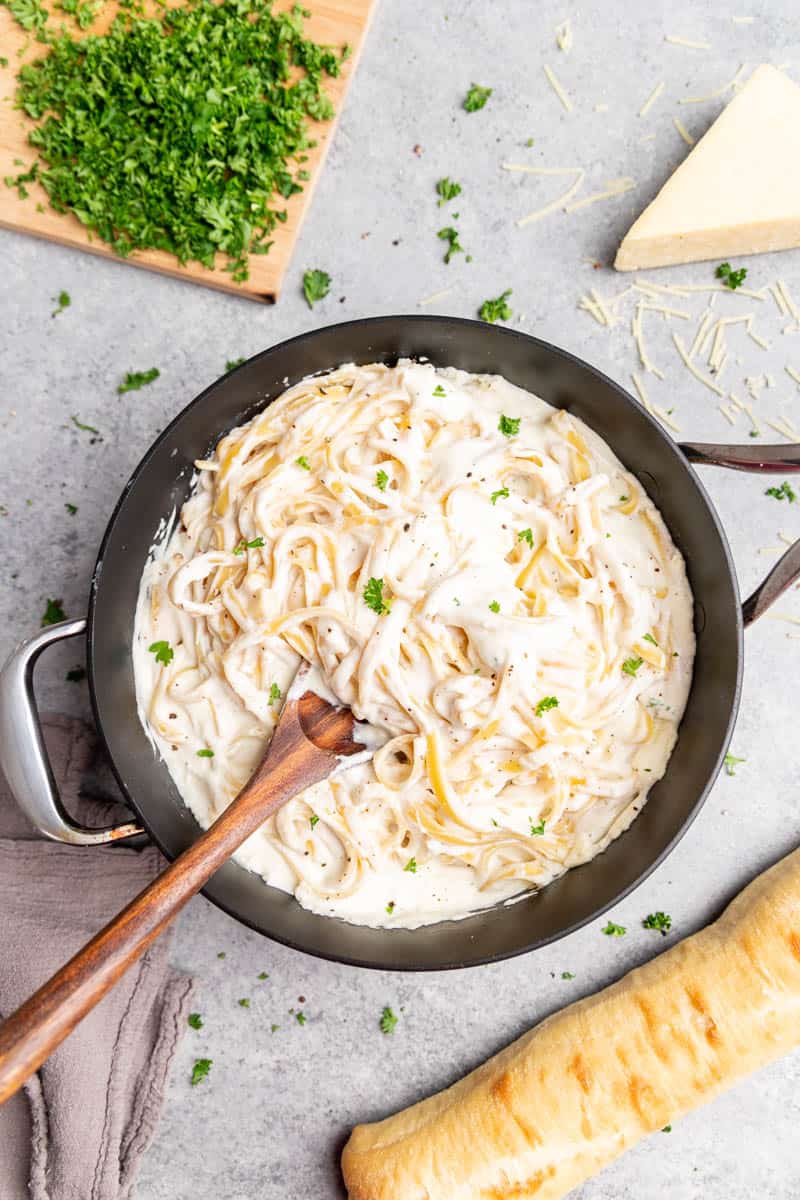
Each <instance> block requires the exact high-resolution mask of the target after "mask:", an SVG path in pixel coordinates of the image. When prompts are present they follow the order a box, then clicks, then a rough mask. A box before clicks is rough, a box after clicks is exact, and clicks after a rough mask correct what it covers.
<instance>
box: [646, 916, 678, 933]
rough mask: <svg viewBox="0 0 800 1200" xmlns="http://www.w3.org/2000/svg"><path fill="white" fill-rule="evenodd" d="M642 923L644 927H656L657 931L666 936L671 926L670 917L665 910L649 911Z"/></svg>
mask: <svg viewBox="0 0 800 1200" xmlns="http://www.w3.org/2000/svg"><path fill="white" fill-rule="evenodd" d="M642 925H644V927H645V929H657V930H658V932H659V933H661V934H663V935H664V937H666V936H667V934H668V933H669V931H670V929H671V928H672V917H671V916H670V915H669V913H665V912H654V913H649V914H648V915H647V916H646V917H645V919H644V920H643V921H642Z"/></svg>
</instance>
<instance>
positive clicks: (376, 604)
mask: <svg viewBox="0 0 800 1200" xmlns="http://www.w3.org/2000/svg"><path fill="white" fill-rule="evenodd" d="M364 603H365V604H366V606H367V608H371V609H372V611H373V612H375V613H377V614H378V616H379V617H380V616H381V615H382V614H383V613H388V612H389V610H390V608H391V605H389V604H387V603H386V601H385V600H384V598H383V580H382V579H376V578H375V577H374V575H373V576H372V578H371V579H370V580H369V582H368V583H367V586H366V587H365V588H364Z"/></svg>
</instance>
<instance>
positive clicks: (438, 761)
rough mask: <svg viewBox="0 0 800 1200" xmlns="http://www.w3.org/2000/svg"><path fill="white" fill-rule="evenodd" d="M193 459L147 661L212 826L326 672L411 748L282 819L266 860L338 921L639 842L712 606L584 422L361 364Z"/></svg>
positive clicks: (151, 610)
mask: <svg viewBox="0 0 800 1200" xmlns="http://www.w3.org/2000/svg"><path fill="white" fill-rule="evenodd" d="M197 467H198V474H197V480H196V483H195V486H194V490H193V493H192V495H191V497H190V499H189V500H188V501H187V502H186V504H185V505H184V507H183V509H182V512H181V514H180V522H179V525H178V528H176V529H175V531H174V532H173V533H172V535H171V536H170V537H169V538H167V539H165V540H164V543H163V544H162V545H161V547H160V548H159V549H158V550H157V552H156V553H155V554H154V556H153V559H152V561H151V562H150V563H149V564H148V566H147V568H146V570H145V573H144V576H143V580H142V587H141V593H140V601H139V608H138V612H137V622H136V632H135V641H134V659H135V668H136V683H137V694H138V699H139V704H140V711H141V714H142V719H143V721H144V723H145V726H146V728H147V729H148V731H149V732H150V734H151V736H152V738H153V740H154V742H155V744H156V746H157V747H158V749H159V751H160V752H161V754H162V755H163V757H164V759H165V761H166V763H167V765H168V767H169V769H170V771H171V773H172V776H173V778H174V780H175V782H176V784H177V787H178V789H179V791H180V792H181V794H182V796H183V797H184V799H185V800H186V801H187V803H188V804H189V805H190V807H191V808H192V810H193V812H194V813H195V815H196V817H197V818H198V820H199V821H200V823H201V824H203V825H208V824H209V823H210V821H211V820H213V819H214V817H215V816H216V815H217V814H218V813H219V812H220V811H221V809H223V808H224V807H225V806H226V805H227V804H228V803H230V801H231V799H232V798H233V797H234V796H235V794H236V793H237V791H238V790H239V789H240V788H241V786H242V785H243V784H244V782H245V781H246V780H247V778H248V776H249V774H250V773H251V772H252V770H253V768H254V766H255V765H256V763H257V762H258V760H259V758H260V756H261V755H262V753H263V750H264V747H265V745H266V743H267V741H268V739H269V736H270V733H271V730H272V729H273V727H274V725H275V722H276V720H277V717H278V715H279V711H280V700H279V699H278V698H277V693H278V691H279V692H280V694H281V695H283V694H285V692H286V690H287V687H288V685H289V683H290V682H291V679H292V676H293V674H294V672H295V670H296V668H297V665H298V663H299V662H300V661H301V659H303V658H305V659H308V660H309V661H311V662H312V663H313V664H315V665H316V666H317V667H318V668H319V670H320V671H321V674H322V677H323V679H324V682H325V685H326V686H327V687H328V688H329V689H330V690H331V691H333V692H334V693H335V695H336V696H338V697H339V698H340V699H341V701H342V702H343V703H345V704H348V705H350V706H351V707H352V709H353V711H354V712H355V713H356V715H357V716H358V717H359V718H360V719H362V720H365V721H368V722H370V723H371V724H373V725H375V726H376V727H379V728H380V729H381V730H383V731H384V733H385V735H386V736H388V739H389V740H388V741H387V742H386V744H385V745H384V746H383V747H382V748H381V749H380V750H379V751H378V752H377V753H376V754H375V756H374V759H373V761H372V762H371V763H369V764H367V765H363V766H358V767H355V768H353V769H352V770H350V771H346V772H344V773H342V774H339V775H338V776H336V777H335V778H333V779H331V780H328V781H326V782H323V783H321V784H318V785H316V786H315V787H313V788H310V789H308V790H307V791H306V792H304V793H303V794H302V795H300V796H298V797H297V798H296V799H294V800H292V801H291V802H290V803H288V804H287V805H286V806H285V807H284V808H283V809H282V810H281V811H280V812H279V813H278V815H277V816H276V817H275V818H274V819H271V820H269V821H268V822H266V823H265V825H264V826H263V828H262V829H261V830H259V832H258V833H256V834H255V835H254V836H253V837H252V838H250V840H249V841H248V843H247V844H246V846H245V847H244V848H243V850H242V852H241V854H240V858H241V860H242V861H243V862H244V863H245V864H246V865H247V866H249V867H250V868H251V869H253V870H256V871H258V872H260V873H261V874H263V875H264V877H265V879H266V880H267V882H269V883H271V884H274V885H275V886H278V887H280V888H283V889H284V890H287V891H290V892H294V893H295V894H296V896H297V898H298V900H299V901H300V902H301V903H302V904H304V905H306V906H307V907H309V908H312V909H314V910H316V911H318V912H321V913H330V914H335V915H338V916H342V917H344V918H346V919H347V920H350V921H355V922H359V923H364V924H370V925H403V926H415V925H419V924H425V923H428V922H431V921H436V920H439V919H442V918H444V917H458V916H464V915H466V914H467V913H468V912H470V911H474V910H475V909H477V908H480V907H484V906H486V905H488V904H491V903H494V902H496V901H497V900H499V899H504V898H507V897H509V896H512V895H514V894H517V893H519V892H520V891H521V890H523V889H528V888H531V887H541V886H543V885H544V884H546V883H548V882H549V881H550V880H552V879H553V878H554V877H556V876H557V875H559V874H561V873H562V872H563V871H565V870H567V869H568V868H569V867H572V866H575V865H577V864H578V863H581V862H585V861H587V860H588V859H591V858H593V857H594V855H596V854H597V853H599V852H600V851H601V850H602V849H603V848H604V847H605V846H606V845H608V843H609V842H610V841H611V840H612V839H613V838H615V837H617V836H618V835H619V834H620V833H621V832H622V831H623V830H624V829H625V828H627V826H628V825H629V824H630V823H631V821H632V820H633V819H634V817H635V816H636V814H637V813H638V812H639V810H640V809H641V808H642V805H643V804H644V803H645V800H646V799H647V794H648V791H649V789H650V788H651V787H652V785H653V783H654V782H655V781H656V780H658V779H659V778H660V777H661V775H662V774H663V772H664V770H665V767H666V763H667V760H668V758H669V755H670V753H671V751H672V747H673V745H674V742H675V737H676V729H677V725H678V722H679V720H680V717H681V713H682V711H683V707H684V704H685V700H686V695H687V692H688V688H689V682H690V678H691V667H692V659H693V654H694V638H693V633H692V600H691V594H690V592H689V588H688V584H687V581H686V575H685V571H684V566H683V561H682V559H681V556H680V554H679V553H678V551H677V550H676V549H675V547H674V546H673V544H672V542H671V540H670V537H669V534H668V532H667V530H666V528H665V526H664V524H663V522H662V520H661V517H660V515H659V513H658V512H657V510H656V509H655V507H654V506H653V504H652V503H651V501H650V500H649V499H648V497H647V496H646V494H645V493H644V492H643V490H642V488H641V487H640V485H639V484H638V482H637V480H636V479H635V477H633V476H632V475H630V474H629V473H628V472H627V471H626V470H625V469H624V468H623V467H622V465H621V464H620V463H619V462H618V460H617V459H616V458H615V457H614V455H613V454H612V452H611V451H610V449H609V448H608V446H607V445H606V444H605V443H604V442H603V441H602V440H601V439H600V438H598V437H597V436H596V435H595V434H593V433H592V432H591V430H589V429H588V428H587V426H585V425H584V424H583V423H582V422H581V421H579V420H577V419H576V418H574V417H572V416H570V415H569V414H568V413H567V412H565V411H559V410H555V409H553V408H551V407H550V406H549V405H546V404H545V403H544V402H543V401H541V400H538V399H537V398H536V397H533V396H531V395H530V394H529V393H527V392H524V391H522V390H521V389H519V388H516V387H514V386H513V385H511V384H510V383H508V382H506V381H505V380H503V379H501V378H499V377H497V376H476V375H467V374H465V373H464V372H460V371H455V370H451V369H448V370H436V369H434V368H433V367H432V366H430V365H425V364H419V363H409V362H401V363H399V364H398V366H396V367H386V366H383V365H371V366H364V367H354V366H344V367H341V368H340V369H338V370H336V371H333V372H331V373H330V374H328V375H326V376H324V377H320V378H316V379H309V380H305V381H304V382H302V383H299V384H297V385H295V386H294V387H292V388H290V389H289V390H288V391H287V392H285V393H284V395H283V396H281V397H280V399H278V400H277V401H275V403H273V404H271V405H270V406H269V407H268V408H266V409H265V410H264V411H263V412H262V413H260V414H259V415H258V416H257V417H255V418H254V419H253V420H252V421H250V422H249V423H248V424H247V425H244V426H242V427H241V428H239V429H235V430H233V431H232V432H231V433H229V434H227V435H226V436H225V437H223V438H222V440H221V441H220V442H219V444H218V445H217V447H216V450H215V452H214V454H213V455H212V456H211V457H210V458H209V459H208V460H206V461H203V462H199V463H198V464H197ZM368 601H369V603H368ZM378 610H380V611H378ZM159 641H165V642H167V643H168V644H169V647H170V649H171V650H172V651H173V654H174V657H173V658H172V659H171V661H169V662H168V663H166V664H164V663H163V662H160V661H157V659H156V654H155V652H151V651H148V647H150V646H151V645H153V644H154V643H155V642H159ZM542 701H545V703H544V704H543V703H542ZM553 701H557V704H555V703H553ZM198 750H201V751H202V750H205V751H212V752H213V757H212V756H209V755H208V754H206V755H204V756H202V757H201V756H198Z"/></svg>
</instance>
